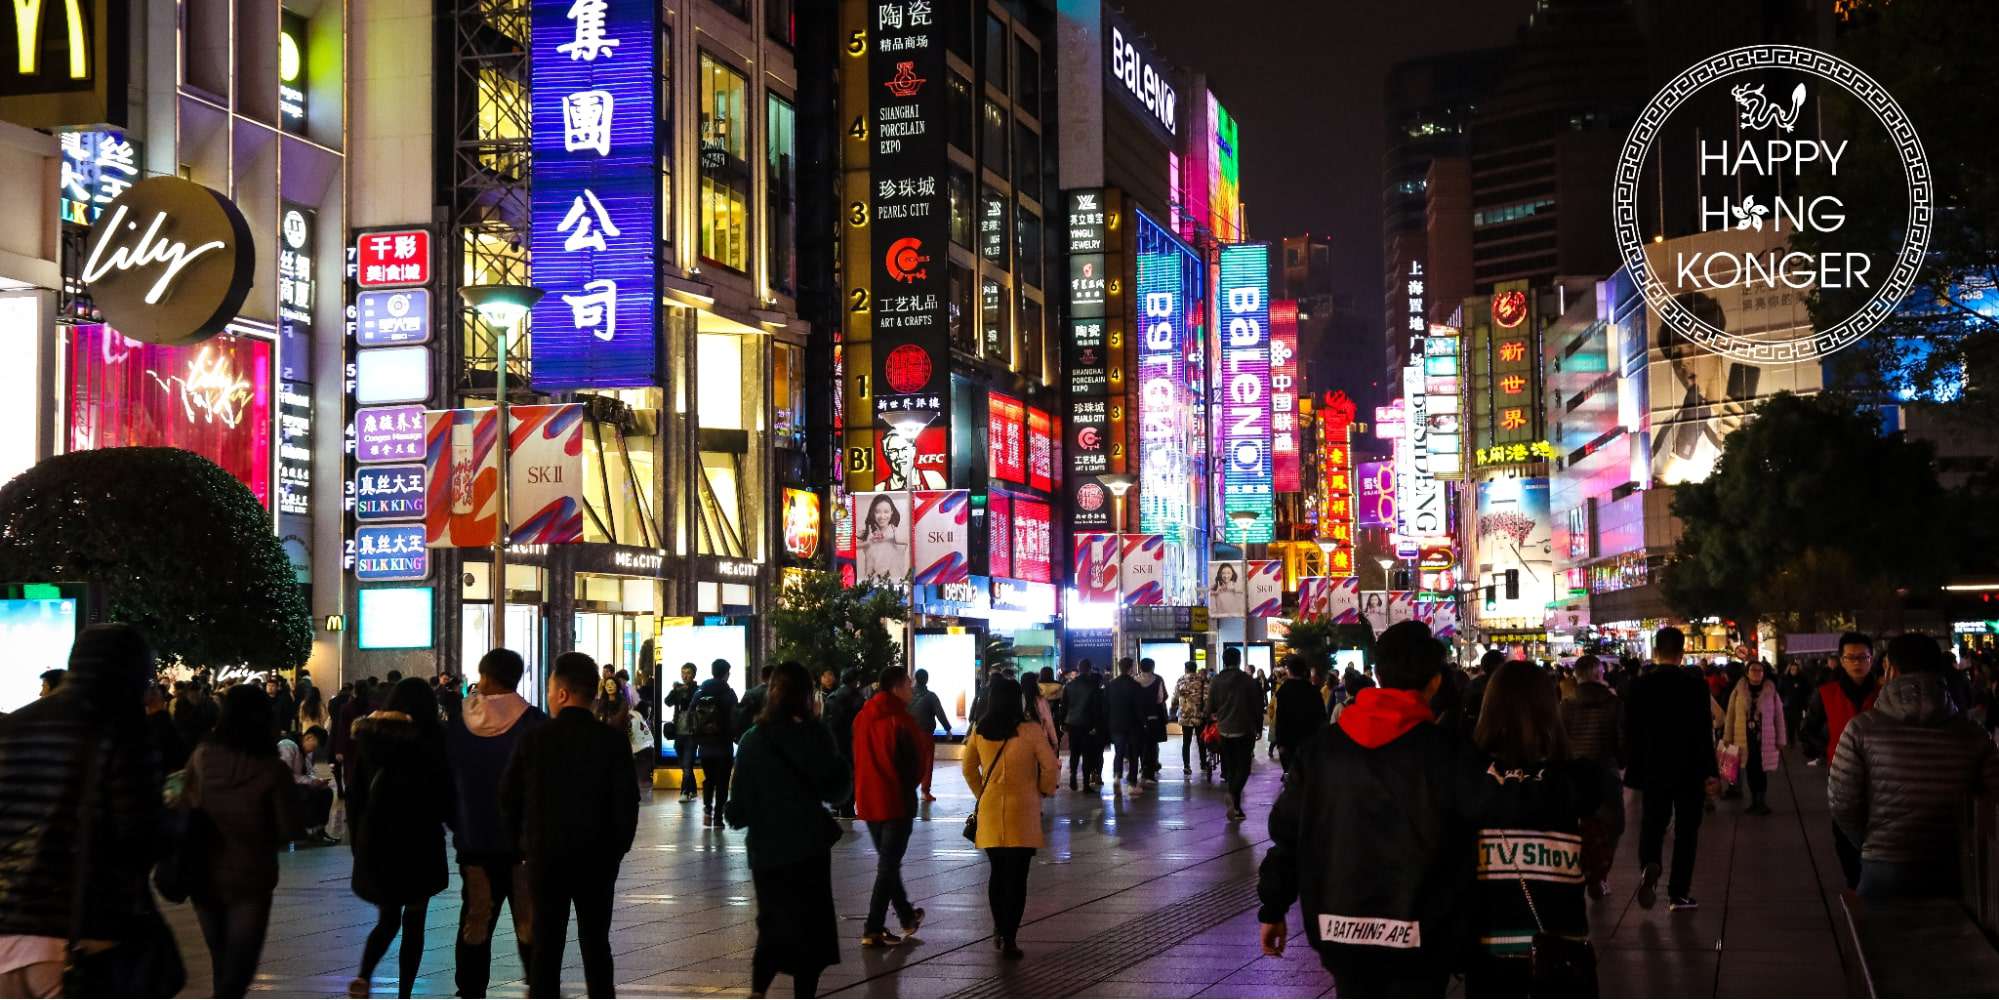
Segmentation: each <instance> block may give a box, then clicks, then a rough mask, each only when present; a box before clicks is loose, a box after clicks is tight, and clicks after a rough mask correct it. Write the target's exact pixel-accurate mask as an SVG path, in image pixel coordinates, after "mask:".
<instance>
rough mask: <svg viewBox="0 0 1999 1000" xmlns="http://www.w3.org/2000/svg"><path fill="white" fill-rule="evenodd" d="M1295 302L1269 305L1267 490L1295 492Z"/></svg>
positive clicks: (1296, 460) (1296, 456)
mask: <svg viewBox="0 0 1999 1000" xmlns="http://www.w3.org/2000/svg"><path fill="white" fill-rule="evenodd" d="M1298 471H1299V470H1298V302H1297V300H1295V299H1280V300H1278V301H1276V302H1272V303H1271V304H1270V488H1271V489H1273V490H1276V491H1277V492H1279V493H1296V492H1298V491H1299V489H1300V488H1301V486H1300V484H1299V474H1298Z"/></svg>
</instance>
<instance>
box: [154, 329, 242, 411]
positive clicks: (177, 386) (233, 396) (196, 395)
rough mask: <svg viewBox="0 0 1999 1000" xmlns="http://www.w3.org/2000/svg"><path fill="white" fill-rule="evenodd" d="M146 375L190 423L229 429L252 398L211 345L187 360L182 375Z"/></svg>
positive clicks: (236, 374)
mask: <svg viewBox="0 0 1999 1000" xmlns="http://www.w3.org/2000/svg"><path fill="white" fill-rule="evenodd" d="M146 374H147V375H149V376H151V377H152V380H153V382H154V383H156V384H157V385H159V387H160V389H161V390H162V391H164V392H166V393H167V394H168V395H169V396H177V397H178V398H179V400H180V408H181V415H182V416H185V417H186V418H187V422H188V423H190V424H194V423H205V424H213V423H220V424H222V426H224V427H228V428H230V429H232V430H233V429H235V427H236V425H237V424H240V423H242V422H243V416H244V414H245V413H246V412H247V411H248V407H249V404H250V403H251V401H252V400H254V399H255V398H256V389H255V387H253V386H251V384H250V383H249V381H247V380H246V379H244V378H243V376H242V375H240V374H238V373H237V371H236V368H235V366H234V365H232V364H230V362H229V358H228V357H227V356H226V355H224V354H223V353H222V352H220V351H217V350H216V349H215V348H214V347H213V346H212V345H210V346H204V347H202V349H201V352H200V353H199V354H196V355H195V356H194V357H193V358H191V359H189V361H188V363H187V370H186V371H185V372H183V373H182V374H179V375H167V376H162V375H160V373H159V372H158V371H155V370H153V369H150V368H149V369H147V370H146Z"/></svg>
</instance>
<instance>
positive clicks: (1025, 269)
mask: <svg viewBox="0 0 1999 1000" xmlns="http://www.w3.org/2000/svg"><path fill="white" fill-rule="evenodd" d="M1015 231H1016V232H1017V233H1018V234H1019V236H1020V247H1019V249H1018V250H1017V251H1016V252H1017V253H1018V254H1019V256H1018V257H1016V258H1015V260H1016V261H1018V263H1017V264H1016V265H1015V270H1017V271H1019V272H1020V280H1021V281H1022V282H1023V283H1025V284H1029V285H1033V286H1034V287H1036V288H1040V287H1041V217H1040V216H1038V215H1035V214H1034V213H1033V212H1030V211H1028V210H1027V207H1026V206H1025V205H1023V206H1021V207H1020V209H1019V222H1018V225H1017V228H1016V230H1015Z"/></svg>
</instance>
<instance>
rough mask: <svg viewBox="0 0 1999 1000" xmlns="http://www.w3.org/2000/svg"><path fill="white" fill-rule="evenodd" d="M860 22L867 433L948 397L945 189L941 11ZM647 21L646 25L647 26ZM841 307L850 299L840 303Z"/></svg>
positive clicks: (854, 305) (878, 12) (886, 10)
mask: <svg viewBox="0 0 1999 1000" xmlns="http://www.w3.org/2000/svg"><path fill="white" fill-rule="evenodd" d="M869 8H870V13H871V15H872V16H870V17H869V19H868V26H869V28H870V29H871V33H870V35H869V36H868V37H870V38H871V39H872V40H873V42H874V48H873V50H872V52H871V53H870V54H869V57H868V75H867V82H868V110H869V114H868V118H867V121H866V122H865V123H864V124H863V125H862V126H861V127H864V128H866V129H868V130H869V134H870V135H871V136H872V142H873V144H872V146H870V148H869V151H868V152H869V168H870V171H871V179H870V180H871V183H870V194H871V195H872V201H873V213H872V216H871V232H870V234H869V236H870V251H871V259H870V265H869V275H868V279H869V287H867V288H865V289H859V290H858V291H859V292H860V296H859V298H860V299H861V301H850V302H849V303H848V308H849V309H850V310H857V311H858V310H865V311H867V312H868V313H869V314H870V316H871V322H872V325H873V364H874V404H875V414H874V418H875V425H876V427H877V428H878V429H883V430H886V429H888V428H889V427H891V426H892V424H891V422H890V421H889V420H888V419H887V417H888V416H889V415H890V414H893V413H897V412H906V411H911V410H915V411H919V412H930V413H936V412H939V411H942V410H943V409H945V407H946V404H947V403H948V401H949V400H948V397H949V395H950V368H951V354H950V351H951V347H950V340H949V337H950V331H949V324H948V322H947V316H946V311H947V309H948V307H949V299H950V283H949V270H950V268H949V263H948V262H949V260H950V252H949V249H948V241H949V239H950V228H949V227H950V203H949V198H950V191H949V185H948V184H947V178H946V159H945V153H944V133H945V129H944V113H945V110H944V109H945V100H944V95H945V89H946V87H947V86H948V82H947V79H946V73H947V71H946V70H945V68H944V30H943V27H944V26H943V20H944V18H945V17H946V13H945V11H946V10H948V7H946V6H945V5H941V4H930V3H912V2H910V0H872V2H871V3H870V4H869ZM649 23H650V22H649ZM849 298H850V299H852V298H855V297H854V296H852V295H850V296H849Z"/></svg>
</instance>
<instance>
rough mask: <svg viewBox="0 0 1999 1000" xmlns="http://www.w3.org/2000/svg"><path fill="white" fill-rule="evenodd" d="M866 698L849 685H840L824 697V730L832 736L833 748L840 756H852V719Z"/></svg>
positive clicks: (857, 713)
mask: <svg viewBox="0 0 1999 1000" xmlns="http://www.w3.org/2000/svg"><path fill="white" fill-rule="evenodd" d="M867 703H868V696H867V695H866V694H863V693H862V692H861V689H860V688H857V687H855V686H853V685H851V684H842V685H840V686H839V687H837V688H834V689H833V693H832V694H829V695H827V696H826V728H827V729H828V730H829V731H831V732H832V734H833V746H834V748H835V749H836V750H838V751H839V753H840V756H842V757H847V758H852V757H853V756H854V719H855V718H856V717H857V716H859V715H860V714H861V707H862V706H863V705H866V704H867Z"/></svg>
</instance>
